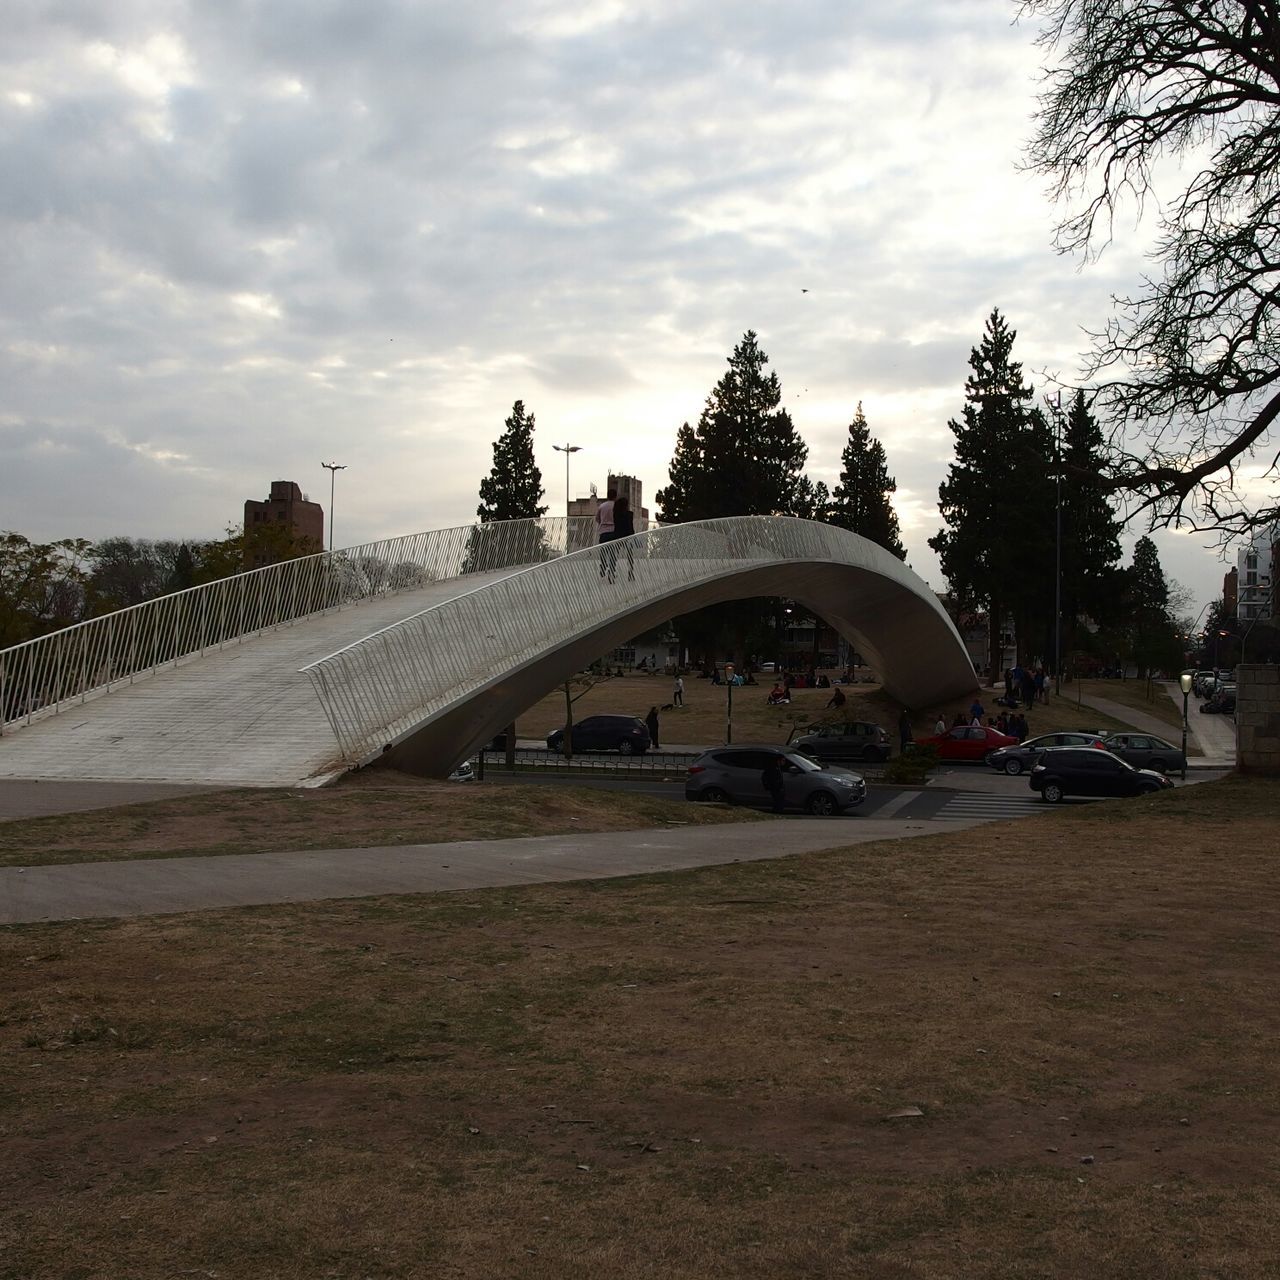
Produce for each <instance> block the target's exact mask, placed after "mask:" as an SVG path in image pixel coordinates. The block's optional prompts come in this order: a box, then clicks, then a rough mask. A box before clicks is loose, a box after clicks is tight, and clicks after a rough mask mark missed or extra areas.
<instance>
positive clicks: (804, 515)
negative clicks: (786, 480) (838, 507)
mask: <svg viewBox="0 0 1280 1280" xmlns="http://www.w3.org/2000/svg"><path fill="white" fill-rule="evenodd" d="M791 514H792V515H793V516H797V517H799V519H801V520H818V521H821V522H823V523H825V522H827V521H828V520H830V518H831V494H830V492H829V491H828V490H827V486H826V484H825V483H824V482H823V481H822V480H819V481H817V482H816V483H815V482H814V481H812V480H810V479H809V477H808V476H801V477H800V479H799V480H797V481H796V492H795V496H794V498H793V499H792V501H791Z"/></svg>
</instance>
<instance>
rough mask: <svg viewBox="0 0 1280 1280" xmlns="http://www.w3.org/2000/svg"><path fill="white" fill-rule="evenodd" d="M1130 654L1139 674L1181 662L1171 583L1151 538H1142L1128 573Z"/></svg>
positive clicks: (1172, 666) (1137, 543)
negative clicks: (1166, 576) (1172, 610)
mask: <svg viewBox="0 0 1280 1280" xmlns="http://www.w3.org/2000/svg"><path fill="white" fill-rule="evenodd" d="M1127 594H1128V603H1129V616H1130V656H1131V657H1132V659H1133V662H1134V665H1135V666H1137V668H1138V671H1139V673H1140V674H1142V675H1144V676H1150V675H1151V673H1152V672H1153V671H1156V670H1159V669H1161V668H1163V669H1166V670H1169V669H1173V668H1176V667H1180V666H1181V665H1182V643H1181V640H1180V638H1179V636H1178V634H1177V630H1176V627H1175V625H1174V620H1173V616H1172V612H1171V607H1170V606H1171V590H1170V584H1169V582H1168V581H1166V579H1165V576H1164V569H1163V568H1162V567H1161V564H1160V553H1159V551H1157V550H1156V544H1155V543H1154V542H1152V541H1151V539H1150V538H1139V539H1138V541H1137V542H1136V543H1135V544H1134V548H1133V564H1132V565H1131V566H1130V568H1129V573H1128V592H1127Z"/></svg>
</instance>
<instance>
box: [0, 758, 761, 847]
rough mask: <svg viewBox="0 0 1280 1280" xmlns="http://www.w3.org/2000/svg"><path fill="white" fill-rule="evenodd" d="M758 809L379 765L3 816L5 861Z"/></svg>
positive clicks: (736, 818)
mask: <svg viewBox="0 0 1280 1280" xmlns="http://www.w3.org/2000/svg"><path fill="white" fill-rule="evenodd" d="M759 817H760V815H758V814H756V813H754V812H751V811H749V810H743V809H726V808H724V807H723V806H717V805H691V804H687V803H685V802H684V801H682V800H666V799H663V798H661V797H658V796H648V795H638V794H629V793H627V792H619V791H610V792H603V791H596V790H592V789H590V788H585V787H573V786H571V785H569V786H556V787H549V786H538V785H529V786H511V785H507V784H504V783H471V784H467V785H459V784H455V783H442V782H429V781H423V780H421V779H416V778H411V777H409V776H408V775H405V774H398V773H393V772H391V771H389V770H370V771H366V772H364V773H361V774H356V775H352V776H351V778H350V779H349V780H348V781H347V782H346V783H344V784H343V785H339V786H336V787H327V788H323V789H320V790H305V791H287V790H267V789H247V788H246V789H242V790H233V791H217V792H203V793H200V794H197V795H189V796H180V797H177V798H175V799H170V800H155V801H151V802H149V803H146V804H138V805H129V806H124V807H120V808H115V809H100V810H95V811H93V812H91V813H73V814H64V815H59V816H56V817H48V818H31V819H27V820H24V821H16V822H5V823H0V866H26V867H30V866H42V865H50V864H55V863H66V862H103V861H116V860H120V859H129V858H168V857H179V856H192V855H219V854H239V853H270V852H275V851H277V850H297V849H334V848H353V849H359V848H369V847H377V846H381V845H397V844H436V843H439V842H441V841H447V840H496V839H504V838H506V837H509V836H532V835H554V834H560V833H565V832H572V831H600V832H606V831H627V830H640V829H643V828H647V827H662V826H665V825H667V824H671V823H678V824H680V825H684V826H688V825H701V824H707V823H719V822H743V821H746V822H751V821H757V820H759Z"/></svg>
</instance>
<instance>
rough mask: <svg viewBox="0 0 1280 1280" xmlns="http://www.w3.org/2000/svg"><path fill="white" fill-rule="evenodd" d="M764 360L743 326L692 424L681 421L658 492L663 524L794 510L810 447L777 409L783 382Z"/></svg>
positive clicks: (756, 342) (788, 416)
mask: <svg viewBox="0 0 1280 1280" xmlns="http://www.w3.org/2000/svg"><path fill="white" fill-rule="evenodd" d="M768 363H769V357H768V356H767V355H765V353H764V352H763V351H762V350H761V349H760V344H759V342H758V340H757V338H756V335H755V333H754V332H752V331H751V330H748V331H747V332H746V333H745V334H744V335H743V337H742V341H741V342H739V343H738V345H737V346H736V347H734V349H733V354H732V355H731V356H730V357H729V371H728V373H726V374H725V375H724V376H723V377H722V378H721V379H720V381H719V382H717V383H716V385H715V387H714V389H713V390H712V392H711V394H710V395H709V396H708V397H707V402H706V404H705V405H704V406H703V410H702V415H701V417H699V419H698V425H697V428H696V429H691V428H690V426H689V424H688V423H687V422H686V423H685V424H684V425H683V426H682V427H681V428H680V430H679V432H678V433H677V435H676V451H675V455H674V456H673V457H672V459H671V466H670V469H669V475H670V483H669V484H668V485H667V486H666V487H665V488H662V489H659V490H658V492H657V495H656V502H657V505H658V506H659V507H660V508H661V510H662V520H663V522H664V523H666V524H677V523H684V522H686V521H689V520H711V519H715V518H716V517H719V516H744V515H791V514H792V513H793V512H794V511H795V503H796V497H797V489H798V487H799V485H800V481H801V473H802V472H803V469H804V464H805V459H806V458H807V457H808V456H809V449H808V446H807V445H806V444H805V443H804V441H803V440H802V439H801V438H800V436H799V434H798V433H797V431H796V429H795V425H794V424H793V423H792V421H791V415H790V414H789V413H788V412H787V411H786V410H785V409H782V408H780V407H779V406H780V404H781V402H782V386H781V384H780V383H779V381H778V375H777V374H776V373H774V372H772V371H768Z"/></svg>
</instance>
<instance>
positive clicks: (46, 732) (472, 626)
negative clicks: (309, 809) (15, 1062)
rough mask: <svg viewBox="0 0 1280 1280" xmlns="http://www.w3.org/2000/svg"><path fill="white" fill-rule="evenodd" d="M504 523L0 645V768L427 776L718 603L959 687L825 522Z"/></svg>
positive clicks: (899, 578)
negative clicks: (754, 604)
mask: <svg viewBox="0 0 1280 1280" xmlns="http://www.w3.org/2000/svg"><path fill="white" fill-rule="evenodd" d="M592 533H593V525H592V523H591V521H590V520H589V519H588V520H581V519H574V520H568V521H566V520H563V519H560V520H539V521H509V522H504V523H502V524H494V525H472V526H464V527H463V528H460V529H447V530H438V531H435V532H431V533H424V534H414V535H410V536H409V537H407V538H397V539H390V540H387V541H384V542H379V543H372V544H368V545H366V546H363V547H356V548H349V549H348V550H346V551H339V552H326V553H322V554H320V555H316V556H308V557H304V558H302V559H299V560H291V561H287V562H285V563H283V564H279V565H271V566H268V567H267V568H265V569H260V570H255V571H253V572H251V573H244V574H238V575H236V576H235V577H234V578H228V579H222V580H220V581H218V582H213V583H208V584H206V585H205V586H202V587H196V588H192V589H191V590H189V591H183V592H178V593H175V594H173V595H170V596H165V597H162V598H161V599H159V600H154V601H149V602H147V603H146V604H144V605H138V606H135V607H134V608H133V609H127V610H122V611H120V612H118V613H114V614H109V615H106V616H105V617H103V618H96V619H92V620H91V621H89V622H86V623H82V624H80V625H79V626H77V627H72V628H68V629H67V630H65V631H62V632H57V633H55V634H54V635H51V636H44V637H41V638H40V639H38V640H35V641H31V642H29V643H28V644H25V645H18V646H15V647H14V648H11V649H7V650H4V651H0V711H2V713H3V729H4V733H3V736H2V737H0V777H10V778H81V779H89V778H94V779H120V780H148V781H172V782H207V783H216V784H225V785H249V786H252V785H298V784H300V783H316V782H321V781H324V780H326V779H327V778H330V777H332V776H334V774H335V773H337V772H340V771H342V770H344V769H346V768H350V767H353V766H356V765H360V764H364V763H367V762H369V761H370V760H373V759H375V758H377V757H379V756H382V755H384V754H388V753H387V748H388V747H389V748H390V753H389V757H390V759H392V760H393V761H394V762H395V763H398V764H400V765H401V766H402V767H407V768H411V769H413V770H415V771H417V772H421V773H426V774H429V775H430V774H434V775H443V774H445V773H447V772H448V771H449V770H450V769H451V768H453V767H454V766H455V765H456V764H457V763H458V762H459V761H461V760H463V759H465V758H466V757H467V756H468V755H469V754H471V753H472V752H473V751H474V750H475V749H476V748H477V747H478V746H479V745H480V744H482V743H483V742H485V741H487V740H488V739H489V738H490V737H491V736H492V735H493V734H494V733H495V732H498V731H499V730H500V729H502V728H503V727H504V726H506V725H507V724H509V723H510V722H511V721H512V720H514V719H515V717H516V716H517V715H518V714H519V713H520V712H521V711H523V710H524V709H526V708H527V707H528V706H529V705H531V704H532V703H533V702H535V701H536V700H537V699H538V698H539V697H541V696H542V695H543V694H545V693H546V692H547V691H549V690H550V689H552V688H554V687H555V686H556V685H557V684H559V683H560V682H562V681H563V680H564V679H565V678H567V677H568V676H569V675H571V674H573V673H574V672H576V671H578V670H580V669H581V668H582V667H583V666H584V665H586V664H587V663H588V662H590V661H592V660H594V659H595V658H597V657H599V655H600V654H602V653H605V652H607V651H608V650H610V649H612V648H614V647H616V646H617V645H619V644H621V643H623V642H624V641H626V640H628V639H630V638H631V637H632V636H634V635H636V634H638V633H639V632H641V631H645V630H647V629H649V628H651V627H653V626H656V625H658V624H659V623H661V622H663V621H665V620H667V619H669V618H671V617H674V616H676V615H677V614H680V613H686V612H688V611H689V610H691V609H695V608H700V607H702V606H704V605H708V604H715V603H719V602H721V601H726V600H733V599H740V598H744V597H750V596H761V595H786V596H789V597H791V598H794V599H796V600H798V601H800V602H801V603H803V604H804V605H805V606H806V607H808V608H810V609H812V610H813V611H814V612H815V613H818V614H820V615H821V616H822V617H824V618H825V619H826V620H827V621H828V622H830V623H831V624H832V625H833V626H834V627H836V628H837V629H838V630H839V631H840V632H841V633H842V634H843V635H844V636H846V637H847V638H848V639H849V641H850V642H851V643H852V644H853V645H854V646H855V647H856V648H857V649H858V650H859V651H860V652H862V653H864V654H866V655H867V656H868V658H869V659H870V660H871V662H872V663H873V664H874V665H875V666H876V668H877V670H878V671H880V672H881V675H882V678H883V681H884V684H885V687H886V688H887V689H888V690H889V692H890V693H891V694H893V696H894V697H896V698H898V699H899V700H901V701H902V702H903V703H904V704H905V705H908V706H917V707H920V706H932V705H934V704H937V703H941V702H944V701H947V700H949V699H954V698H956V697H960V696H963V695H965V694H967V693H968V692H969V691H971V690H972V688H973V686H974V676H973V668H972V666H971V665H970V663H969V659H968V655H967V653H966V651H965V648H964V645H963V643H962V641H961V640H960V637H959V635H958V634H957V633H956V630H955V628H954V627H953V626H952V624H951V621H950V619H949V618H948V617H947V615H946V613H945V611H944V610H943V609H942V608H941V606H940V605H939V603H938V601H937V599H936V597H935V596H934V595H933V593H932V592H931V591H930V590H929V589H928V587H927V586H926V585H925V583H924V582H923V581H921V579H920V578H918V577H917V576H916V575H915V574H914V573H912V572H911V570H910V569H908V568H907V567H906V566H905V565H904V564H902V563H901V561H899V560H897V559H896V558H895V557H894V556H891V555H890V554H889V553H888V552H887V551H885V550H884V549H883V548H881V547H879V546H877V545H875V544H874V543H871V542H868V541H867V540H866V539H863V538H860V537H858V536H856V535H854V534H851V533H848V532H847V531H845V530H842V529H837V528H834V527H833V526H830V525H824V524H817V523H814V522H810V521H804V520H793V519H789V518H784V517H775V516H739V517H734V518H730V519H724V520H709V521H700V522H696V523H691V524H685V525H671V526H665V527H663V528H658V529H652V530H649V531H647V532H645V533H640V534H636V535H635V536H634V537H631V538H626V539H622V540H620V541H618V542H616V543H613V544H610V546H609V547H608V548H605V549H601V548H599V547H596V546H594V545H590V539H591V537H592Z"/></svg>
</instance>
